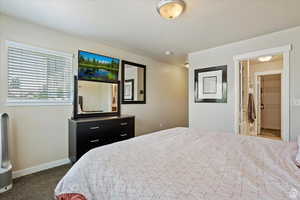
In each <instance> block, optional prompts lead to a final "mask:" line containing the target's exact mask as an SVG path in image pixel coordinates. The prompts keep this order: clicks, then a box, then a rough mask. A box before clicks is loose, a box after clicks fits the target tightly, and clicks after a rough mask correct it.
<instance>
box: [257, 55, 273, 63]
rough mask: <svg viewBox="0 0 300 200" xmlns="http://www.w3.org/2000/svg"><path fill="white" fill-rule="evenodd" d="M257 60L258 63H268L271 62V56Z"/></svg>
mask: <svg viewBox="0 0 300 200" xmlns="http://www.w3.org/2000/svg"><path fill="white" fill-rule="evenodd" d="M258 60H259V61H260V62H268V61H270V60H272V56H264V57H259V58H258Z"/></svg>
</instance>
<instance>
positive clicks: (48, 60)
mask: <svg viewBox="0 0 300 200" xmlns="http://www.w3.org/2000/svg"><path fill="white" fill-rule="evenodd" d="M7 51H8V99H7V101H8V103H9V104H10V103H13V104H27V103H29V104H48V103H49V104H51V103H53V104H60V103H62V104H64V103H71V102H72V80H73V78H72V55H71V54H65V53H61V52H55V51H49V50H45V49H40V48H35V47H31V46H27V45H23V44H19V43H15V42H7Z"/></svg>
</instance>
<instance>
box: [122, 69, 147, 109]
mask: <svg viewBox="0 0 300 200" xmlns="http://www.w3.org/2000/svg"><path fill="white" fill-rule="evenodd" d="M145 67H146V66H136V65H135V64H134V63H132V64H129V63H124V65H123V73H124V74H123V77H124V80H123V103H126V102H132V103H133V102H140V103H145Z"/></svg>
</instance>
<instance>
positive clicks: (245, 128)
mask: <svg viewBox="0 0 300 200" xmlns="http://www.w3.org/2000/svg"><path fill="white" fill-rule="evenodd" d="M290 50H291V46H290V45H287V46H283V47H279V48H274V49H266V50H261V51H256V52H251V53H246V54H243V55H238V56H235V57H234V61H235V67H236V68H235V75H236V77H237V78H236V82H235V83H236V87H235V89H236V94H237V95H236V104H235V105H236V106H235V130H236V134H238V135H250V136H258V137H267V138H271V139H282V140H284V141H289V123H290V122H289V112H290V111H289V109H290V104H289V52H290Z"/></svg>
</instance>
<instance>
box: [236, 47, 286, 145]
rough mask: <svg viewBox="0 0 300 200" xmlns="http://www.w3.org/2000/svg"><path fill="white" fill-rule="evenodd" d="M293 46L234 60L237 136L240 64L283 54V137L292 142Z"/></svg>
mask: <svg viewBox="0 0 300 200" xmlns="http://www.w3.org/2000/svg"><path fill="white" fill-rule="evenodd" d="M291 50H292V45H291V44H289V45H285V46H281V47H276V48H270V49H264V50H259V51H254V52H249V53H245V54H242V55H237V56H234V57H233V60H234V71H235V115H234V121H235V123H234V129H235V134H236V135H239V134H240V62H241V61H244V60H248V59H253V58H258V57H261V56H270V55H277V54H283V70H282V76H281V77H282V80H283V81H282V87H283V88H284V92H282V95H284V98H283V101H282V102H281V105H282V109H283V111H284V112H282V113H281V116H282V117H283V121H282V122H281V123H282V127H281V128H282V130H281V132H282V133H281V136H282V140H284V141H289V140H290V82H289V76H290V51H291Z"/></svg>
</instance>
